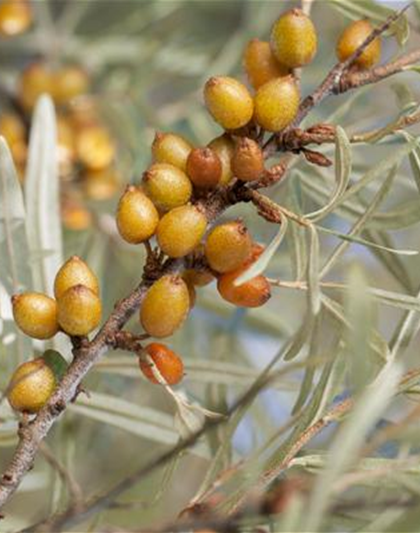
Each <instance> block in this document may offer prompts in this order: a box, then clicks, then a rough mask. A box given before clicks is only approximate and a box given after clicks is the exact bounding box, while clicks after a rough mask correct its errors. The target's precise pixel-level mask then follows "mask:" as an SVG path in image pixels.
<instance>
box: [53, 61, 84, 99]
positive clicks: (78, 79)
mask: <svg viewBox="0 0 420 533" xmlns="http://www.w3.org/2000/svg"><path fill="white" fill-rule="evenodd" d="M52 87H53V97H54V100H55V101H56V102H57V104H59V105H63V104H67V103H68V102H69V101H70V100H71V99H72V98H76V97H77V96H81V95H82V94H85V93H86V92H87V91H88V90H89V77H88V75H87V73H86V72H85V71H84V70H83V69H82V68H80V67H79V66H77V65H67V66H64V67H62V68H61V69H59V70H58V71H57V72H55V73H54V74H53V78H52Z"/></svg>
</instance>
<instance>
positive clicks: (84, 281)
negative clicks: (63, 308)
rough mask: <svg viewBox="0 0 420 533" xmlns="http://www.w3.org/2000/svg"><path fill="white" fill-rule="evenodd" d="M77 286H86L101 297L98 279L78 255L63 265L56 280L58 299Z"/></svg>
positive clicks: (55, 287)
mask: <svg viewBox="0 0 420 533" xmlns="http://www.w3.org/2000/svg"><path fill="white" fill-rule="evenodd" d="M76 285H84V286H85V287H87V288H88V289H90V290H91V291H93V292H94V293H95V294H96V295H99V282H98V278H97V277H96V276H95V274H94V273H93V272H92V270H91V269H90V268H89V266H88V265H87V264H86V263H85V262H84V261H83V259H81V258H80V257H78V256H77V255H73V256H71V257H70V259H67V261H66V262H65V263H64V264H63V266H62V267H61V268H60V270H59V271H58V272H57V275H56V277H55V280H54V295H55V297H56V298H57V299H58V298H60V296H62V295H63V294H64V293H65V292H66V291H67V290H68V289H70V288H71V287H75V286H76Z"/></svg>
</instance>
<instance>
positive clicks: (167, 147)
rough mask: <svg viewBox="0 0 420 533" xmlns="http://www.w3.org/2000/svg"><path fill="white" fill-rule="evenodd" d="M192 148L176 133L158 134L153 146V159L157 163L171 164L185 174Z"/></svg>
mask: <svg viewBox="0 0 420 533" xmlns="http://www.w3.org/2000/svg"><path fill="white" fill-rule="evenodd" d="M191 150H192V146H191V145H190V143H189V142H188V141H186V140H185V139H184V138H183V137H181V136H180V135H176V134H175V133H160V132H157V133H156V135H155V138H154V141H153V144H152V157H153V161H155V162H156V163H169V164H170V165H174V167H177V168H180V169H181V170H183V171H184V172H185V169H186V165H187V158H188V156H189V154H190V152H191Z"/></svg>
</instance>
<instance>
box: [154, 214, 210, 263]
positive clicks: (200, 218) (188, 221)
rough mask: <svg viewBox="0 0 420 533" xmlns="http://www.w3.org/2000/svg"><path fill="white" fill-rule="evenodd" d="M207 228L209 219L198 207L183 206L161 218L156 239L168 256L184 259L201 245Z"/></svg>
mask: <svg viewBox="0 0 420 533" xmlns="http://www.w3.org/2000/svg"><path fill="white" fill-rule="evenodd" d="M206 227H207V218H206V216H205V214H204V213H203V212H202V211H201V210H200V209H199V208H198V207H196V206H194V205H183V206H181V207H177V208H176V209H172V211H169V213H166V215H164V216H163V217H162V218H161V220H160V222H159V224H158V227H157V230H156V237H157V240H158V243H159V246H160V247H161V248H162V251H163V252H164V253H165V254H166V255H169V257H184V256H185V255H187V254H189V253H191V252H192V251H193V250H194V248H196V247H197V246H198V245H199V244H200V241H201V239H202V237H203V235H204V233H205V231H206Z"/></svg>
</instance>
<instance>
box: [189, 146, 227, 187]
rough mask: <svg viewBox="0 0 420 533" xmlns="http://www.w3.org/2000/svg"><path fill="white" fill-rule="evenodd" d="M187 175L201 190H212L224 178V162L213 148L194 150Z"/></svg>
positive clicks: (190, 157)
mask: <svg viewBox="0 0 420 533" xmlns="http://www.w3.org/2000/svg"><path fill="white" fill-rule="evenodd" d="M187 174H188V176H189V178H190V180H191V181H192V182H193V183H194V185H195V186H196V187H198V188H199V189H212V188H213V187H216V185H218V183H219V182H220V178H221V177H222V162H221V161H220V158H219V156H218V155H217V153H216V152H214V151H213V150H212V149H211V148H194V150H192V151H191V153H190V155H189V156H188V159H187Z"/></svg>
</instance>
